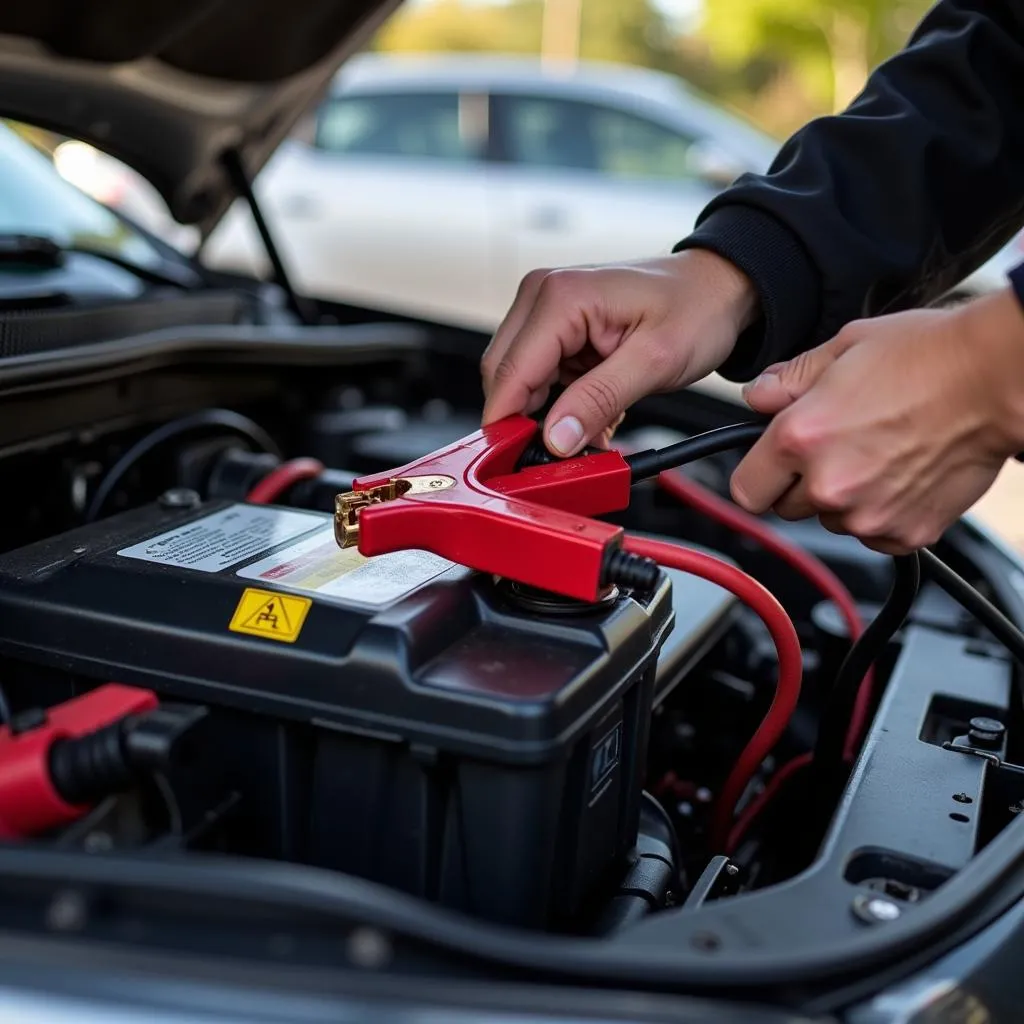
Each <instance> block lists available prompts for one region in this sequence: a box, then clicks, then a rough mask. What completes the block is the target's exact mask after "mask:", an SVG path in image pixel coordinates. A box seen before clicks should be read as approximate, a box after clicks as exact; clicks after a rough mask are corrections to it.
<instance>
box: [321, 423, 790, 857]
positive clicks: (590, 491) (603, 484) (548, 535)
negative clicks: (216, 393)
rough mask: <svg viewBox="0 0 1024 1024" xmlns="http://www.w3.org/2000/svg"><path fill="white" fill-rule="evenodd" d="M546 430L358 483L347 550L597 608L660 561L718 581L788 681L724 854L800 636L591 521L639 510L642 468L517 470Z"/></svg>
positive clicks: (759, 608) (747, 758)
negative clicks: (405, 552)
mask: <svg viewBox="0 0 1024 1024" xmlns="http://www.w3.org/2000/svg"><path fill="white" fill-rule="evenodd" d="M537 429H538V425H537V423H536V422H535V421H533V420H531V419H529V418H527V417H525V416H514V417H510V418H509V419H506V420H502V421H501V422H499V423H495V424H492V425H490V426H488V427H484V428H483V429H482V430H480V431H477V432H476V433H475V434H471V435H470V436H469V437H466V438H464V439H463V440H461V441H458V442H456V443H455V444H453V445H450V446H448V447H447V448H443V449H441V450H440V451H437V452H434V453H433V454H432V455H428V456H426V457H425V458H422V459H419V460H417V461H416V462H413V463H410V464H409V465H407V466H403V467H401V468H399V469H394V470H391V471H390V472H387V473H381V474H376V475H373V476H368V477H363V478H361V479H358V480H356V481H355V483H354V489H353V491H351V492H350V493H348V494H342V495H339V496H338V498H337V502H336V508H335V534H336V537H337V540H338V543H339V544H340V545H341V546H342V547H352V546H355V545H358V547H359V550H360V552H361V553H362V554H364V555H370V556H372V555H381V554H386V553H388V552H391V551H398V550H402V549H408V548H419V549H424V550H428V551H432V552H433V553H434V554H437V555H440V556H441V557H444V558H450V559H451V560H452V561H455V562H458V563H460V564H462V565H465V566H468V567H470V568H473V569H477V570H480V571H483V572H487V573H491V574H494V575H497V576H504V577H506V578H509V579H512V580H515V581H516V582H519V583H523V584H526V585H529V586H534V587H538V588H540V589H543V590H548V591H551V592H553V593H558V594H563V595H565V596H567V597H573V598H577V599H581V600H587V601H596V600H597V599H598V598H599V597H600V596H601V595H602V594H603V593H604V592H605V591H606V590H607V588H608V587H609V586H610V585H612V584H615V583H619V584H622V585H624V586H629V587H636V588H639V589H647V590H650V589H652V588H653V587H654V586H655V584H656V582H657V578H658V568H657V564H658V562H661V563H662V564H665V565H668V566H670V567H675V568H678V569H681V570H683V571H685V572H690V573H694V574H695V575H699V576H702V577H704V578H705V579H708V580H711V581H712V582H715V583H717V584H718V585H720V586H722V587H724V588H725V589H727V590H730V591H731V592H732V593H734V594H736V596H737V597H739V598H740V600H742V601H744V602H745V603H747V604H749V605H750V607H751V608H753V609H754V610H755V611H756V612H757V613H758V614H759V615H760V616H761V618H762V619H763V620H764V621H765V623H766V625H767V626H768V629H769V631H770V632H771V635H772V639H773V640H774V642H775V645H776V648H777V651H778V655H779V683H778V687H777V692H776V695H775V699H774V700H773V702H772V705H771V708H770V709H769V711H768V713H767V715H766V716H765V719H764V721H763V722H762V723H761V725H760V727H759V728H758V730H757V732H756V733H755V734H754V737H753V738H752V739H751V741H750V742H749V743H748V745H747V747H746V748H745V750H744V751H743V753H742V754H741V756H740V758H739V760H738V761H737V763H736V765H735V767H734V768H733V771H732V772H731V773H730V775H729V778H728V780H727V782H726V784H725V786H724V788H723V791H722V794H721V796H720V798H719V801H718V805H717V807H716V810H715V813H714V819H713V841H714V843H715V844H716V845H717V846H718V847H719V848H721V847H722V846H724V844H725V842H726V841H727V839H728V832H729V828H730V826H731V823H732V819H733V814H734V812H735V807H736V802H737V801H738V800H739V799H740V797H741V796H742V794H743V792H744V791H745V790H746V788H747V786H748V785H749V783H750V779H751V778H752V777H753V774H754V772H755V771H756V770H757V768H758V766H759V765H760V763H761V761H763V760H764V758H765V756H766V755H767V754H768V752H769V750H770V749H771V747H772V746H773V745H774V743H775V741H776V740H777V739H778V737H779V735H781V733H782V731H783V730H784V729H785V727H786V724H787V722H788V721H789V717H790V715H791V714H792V712H793V709H794V707H795V706H796V702H797V698H798V697H799V693H800V682H801V671H802V664H801V655H800V642H799V639H798V637H797V634H796V630H795V629H794V627H793V624H792V622H791V621H790V619H789V616H788V615H786V613H785V611H784V609H783V608H782V606H781V605H780V604H779V603H778V601H777V600H776V599H775V598H774V597H773V596H772V595H771V594H770V593H769V592H768V591H767V590H766V589H765V588H764V587H763V586H761V584H760V583H758V582H757V581H755V580H753V579H751V577H749V576H747V575H746V573H743V572H742V571H740V570H739V569H737V568H735V566H732V565H729V564H728V563H726V562H723V561H721V560H719V559H717V558H715V557H713V556H711V555H707V554H704V553H703V552H698V551H691V550H689V549H687V548H684V547H681V546H679V545H675V544H667V543H663V542H658V541H649V540H643V539H640V538H636V537H626V535H625V533H624V531H623V529H622V528H621V527H619V526H615V525H613V524H610V523H605V522H599V521H596V520H594V519H591V518H589V517H590V516H595V515H603V514H607V513H610V512H616V511H620V510H622V509H625V508H626V507H627V506H628V505H629V499H630V488H631V486H632V483H633V481H634V477H635V476H636V475H637V471H638V464H637V462H636V461H634V462H632V463H631V462H627V461H626V459H625V458H624V457H623V456H622V455H621V454H620V453H619V452H616V451H604V452H597V453H594V454H587V455H583V456H580V457H577V458H574V459H566V460H564V461H555V462H547V463H545V464H542V465H528V466H526V468H521V469H520V468H518V467H519V466H520V465H521V463H522V461H523V460H524V457H525V456H527V455H528V448H529V446H530V444H531V442H532V441H533V440H534V437H535V435H536V433H537ZM641 457H642V458H644V459H647V456H646V455H642V456H641ZM645 468H646V467H645Z"/></svg>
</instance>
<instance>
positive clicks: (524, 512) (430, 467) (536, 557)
mask: <svg viewBox="0 0 1024 1024" xmlns="http://www.w3.org/2000/svg"><path fill="white" fill-rule="evenodd" d="M537 431H538V424H537V423H536V422H535V421H534V420H532V419H530V418H529V417H526V416H513V417H510V418H509V419H506V420H501V421H500V422H498V423H495V424H492V425H490V426H487V427H484V428H483V429H482V430H479V431H477V432H476V433H475V434H471V435H470V436H468V437H466V438H463V439H462V440H461V441H457V442H456V443H455V444H452V445H449V446H448V447H447V448H442V449H440V450H439V451H436V452H434V453H433V454H431V455H428V456H426V457H425V458H422V459H419V460H418V461H416V462H412V463H409V464H408V465H406V466H403V467H401V468H400V469H393V470H390V471H389V472H386V473H380V474H375V475H373V476H366V477H362V478H360V479H358V480H356V481H355V483H354V485H353V487H354V489H353V490H352V491H351V492H349V493H347V494H341V495H338V498H337V502H336V506H335V536H336V538H337V541H338V544H339V545H340V546H341V547H343V548H348V547H353V546H356V545H358V548H359V551H360V552H361V553H362V554H364V555H367V556H372V555H382V554H386V553H389V552H392V551H400V550H407V549H421V550H427V551H431V552H433V553H434V554H437V555H440V556H441V557H443V558H448V559H451V561H453V562H457V563H459V564H461V565H465V566H468V567H470V568H472V569H477V570H479V571H481V572H486V573H491V574H493V575H495V576H501V577H505V578H507V579H510V580H513V581H515V582H517V583H520V584H524V585H526V586H529V587H535V588H537V589H539V590H545V591H548V592H550V593H554V594H561V595H563V596H565V597H570V598H575V599H577V600H582V601H597V600H599V599H600V597H601V596H602V594H603V593H604V592H605V591H606V590H607V588H608V587H610V586H612V585H614V584H618V585H620V586H624V587H629V588H632V589H635V590H639V591H650V590H652V589H653V588H654V587H655V585H656V584H657V580H658V566H657V564H656V563H655V562H654V561H653V560H651V559H649V558H644V557H640V556H638V555H634V554H632V553H629V552H626V551H623V550H622V547H621V544H622V540H623V536H624V531H623V529H622V527H620V526H616V525H614V524H611V523H605V522H600V521H598V520H595V519H593V518H591V517H592V516H599V515H607V514H609V513H612V512H619V511H622V510H623V509H625V508H627V507H628V506H629V498H630V487H631V486H632V483H633V477H634V474H633V472H632V470H631V467H630V465H629V463H627V461H626V460H625V459H624V458H623V456H622V455H621V454H620V453H618V452H616V451H600V452H592V453H587V454H584V455H581V456H578V457H576V458H572V459H565V460H557V461H551V462H547V463H546V464H541V465H537V464H531V463H537V462H542V463H543V462H544V458H543V456H542V454H541V453H540V451H539V448H538V446H537V444H536V443H535V437H536V434H537Z"/></svg>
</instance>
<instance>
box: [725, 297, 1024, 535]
mask: <svg viewBox="0 0 1024 1024" xmlns="http://www.w3.org/2000/svg"><path fill="white" fill-rule="evenodd" d="M745 397H746V400H747V403H748V404H749V405H750V406H751V408H753V409H754V410H755V411H757V412H760V413H765V414H768V415H772V416H774V419H773V421H772V423H771V425H770V426H769V427H768V429H767V430H766V432H765V434H764V436H763V437H762V438H761V439H760V440H759V441H758V443H757V444H756V445H755V446H754V447H753V448H752V449H751V450H750V452H749V453H748V454H747V456H746V457H745V458H744V459H743V461H742V462H741V463H740V465H739V467H738V468H737V469H736V472H735V473H734V474H733V478H732V494H733V498H734V499H735V501H736V503H737V504H738V505H740V506H742V507H743V508H745V509H746V510H747V511H749V512H754V513H762V512H765V511H767V510H768V509H769V508H771V509H773V510H774V511H775V512H776V513H777V514H778V515H780V516H782V517H783V518H784V519H803V518H807V517H810V516H813V515H818V516H819V517H820V519H821V522H822V524H823V525H824V526H825V527H826V528H827V529H829V530H831V531H833V532H834V533H850V534H853V535H854V536H856V537H858V538H860V539H861V540H862V541H863V542H864V543H865V544H867V545H868V546H869V547H872V548H875V549H876V550H879V551H884V552H887V553H889V554H905V553H907V552H909V551H913V550H916V549H918V548H921V547H924V546H926V545H928V544H932V543H934V542H935V541H936V540H938V538H939V537H940V536H941V535H942V533H943V531H944V530H945V529H946V528H947V527H948V526H950V525H951V524H952V523H953V522H954V521H955V520H956V519H957V518H958V517H959V516H960V515H961V514H962V513H963V512H965V511H966V510H967V509H968V508H970V507H971V505H973V504H974V502H975V501H977V499H978V498H980V497H981V496H982V494H984V493H985V491H987V490H988V488H989V487H990V486H991V484H992V482H993V481H994V480H995V478H996V475H997V474H998V473H999V470H1000V468H1001V467H1002V465H1003V463H1004V462H1005V460H1006V459H1007V458H1009V457H1011V456H1012V455H1014V454H1016V453H1017V452H1019V451H1021V450H1022V449H1024V315H1022V312H1021V309H1020V307H1019V304H1018V303H1017V300H1016V298H1015V296H1014V295H1013V293H1012V292H1011V291H1010V290H1009V289H1006V290H1005V291H1003V292H999V293H997V294H995V295H993V296H989V297H986V298H984V299H979V300H976V301H975V302H972V303H969V304H967V305H965V306H960V307H957V308H954V309H947V310H914V311H910V312H906V313H896V314H892V315H890V316H883V317H878V318H877V319H873V320H861V321H856V322H854V323H851V324H849V325H847V326H846V327H845V328H843V330H842V331H840V332H839V334H837V335H836V337H835V338H833V339H832V340H831V341H829V342H827V343H826V344H824V345H821V346H820V347H818V348H816V349H813V350H811V351H810V352H807V353H804V354H802V355H800V356H797V357H796V358H795V359H793V360H790V361H789V362H787V363H780V364H778V365H776V366H773V367H769V368H768V369H767V370H765V371H764V373H762V374H761V376H760V377H759V378H757V380H755V381H753V382H752V383H751V384H749V385H747V388H746V389H745Z"/></svg>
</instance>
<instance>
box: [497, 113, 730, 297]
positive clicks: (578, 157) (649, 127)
mask: <svg viewBox="0 0 1024 1024" xmlns="http://www.w3.org/2000/svg"><path fill="white" fill-rule="evenodd" d="M494 120H495V127H496V130H497V131H498V132H499V133H500V137H499V140H498V147H499V148H498V151H499V153H500V155H501V157H502V159H501V161H500V162H499V163H498V164H497V165H496V167H497V169H496V172H495V183H496V188H497V189H499V190H500V192H501V193H502V196H503V201H502V202H501V203H500V204H499V206H500V209H501V214H500V216H499V221H498V231H499V237H500V238H501V239H502V240H503V242H504V244H503V245H502V246H501V249H502V251H503V252H504V253H505V254H506V255H505V259H504V260H503V262H502V263H501V264H500V265H499V267H498V273H499V277H500V284H499V291H500V292H501V293H502V300H501V303H499V306H506V307H507V304H508V302H509V301H510V300H511V298H512V297H513V296H514V294H515V289H516V287H517V285H518V282H519V281H520V280H521V278H522V277H523V275H524V274H526V273H527V272H528V271H530V270H532V269H535V268H537V267H563V266H571V265H573V264H581V263H602V262H607V261H614V260H624V259H635V258H638V257H642V256H653V255H657V254H659V253H667V252H669V251H670V250H671V248H672V246H673V245H674V244H675V243H676V242H677V241H678V240H679V239H681V238H682V237H684V236H685V235H686V234H687V233H688V232H689V231H690V229H691V228H692V227H693V224H694V221H695V220H696V218H697V215H698V214H699V213H700V211H701V210H702V209H703V208H704V206H705V204H706V203H707V202H708V201H709V200H710V199H711V198H712V196H713V195H714V189H713V188H711V186H709V185H707V184H705V183H704V182H703V181H701V180H699V178H698V177H697V176H696V175H695V174H693V173H691V171H690V170H689V167H688V160H687V154H688V151H689V149H690V147H691V146H692V145H693V143H694V141H695V140H694V139H692V138H689V137H686V136H684V135H681V134H679V133H678V132H677V131H676V130H674V129H670V128H667V127H665V126H664V125H662V124H658V123H655V122H653V121H651V120H649V119H647V118H645V117H642V116H639V115H637V114H633V113H631V112H629V111H625V110H621V109H619V108H615V107H611V106H604V105H600V104H596V103H590V102H583V101H577V100H566V99H561V98H556V97H547V96H537V95H506V96H496V97H494Z"/></svg>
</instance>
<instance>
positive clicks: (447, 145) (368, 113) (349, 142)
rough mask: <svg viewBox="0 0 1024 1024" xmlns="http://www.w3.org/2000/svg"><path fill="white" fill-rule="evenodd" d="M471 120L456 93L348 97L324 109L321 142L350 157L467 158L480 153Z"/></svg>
mask: <svg viewBox="0 0 1024 1024" xmlns="http://www.w3.org/2000/svg"><path fill="white" fill-rule="evenodd" d="M468 121H469V119H468V118H467V117H466V103H465V100H464V99H462V100H460V97H459V96H458V95H456V94H455V93H437V94H430V93H386V94H380V95H359V96H343V97H338V98H336V99H332V100H329V101H328V102H327V103H326V104H324V106H323V107H322V108H321V111H320V116H319V122H318V125H317V136H316V144H317V146H318V147H319V148H320V149H323V150H327V151H329V152H332V153H343V154H346V155H351V156H356V155H358V156H394V157H404V158H412V159H421V158H426V159H433V160H447V161H457V162H462V161H468V160H473V159H476V158H477V157H478V156H479V155H480V148H479V139H478V138H477V134H478V133H477V132H475V131H473V130H472V129H473V125H472V124H469V123H467V122H468Z"/></svg>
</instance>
